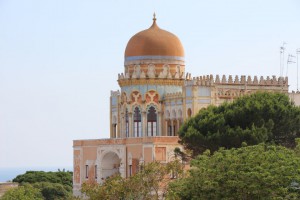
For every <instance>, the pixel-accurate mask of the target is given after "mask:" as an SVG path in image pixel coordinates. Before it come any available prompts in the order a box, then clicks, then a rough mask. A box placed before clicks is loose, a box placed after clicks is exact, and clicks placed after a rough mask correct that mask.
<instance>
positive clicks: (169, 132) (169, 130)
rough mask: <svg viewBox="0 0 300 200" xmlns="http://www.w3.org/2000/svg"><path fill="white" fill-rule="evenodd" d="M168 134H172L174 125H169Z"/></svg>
mask: <svg viewBox="0 0 300 200" xmlns="http://www.w3.org/2000/svg"><path fill="white" fill-rule="evenodd" d="M168 136H172V126H171V124H169V126H168Z"/></svg>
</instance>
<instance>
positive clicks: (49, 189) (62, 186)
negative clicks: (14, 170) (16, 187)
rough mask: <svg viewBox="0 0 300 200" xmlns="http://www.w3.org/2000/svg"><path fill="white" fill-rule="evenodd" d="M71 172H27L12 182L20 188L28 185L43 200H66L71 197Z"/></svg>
mask: <svg viewBox="0 0 300 200" xmlns="http://www.w3.org/2000/svg"><path fill="white" fill-rule="evenodd" d="M72 174H73V173H72V172H69V171H67V172H65V171H64V170H63V171H60V170H59V171H57V172H44V171H27V172H26V173H25V174H22V175H18V176H17V177H16V178H14V179H13V182H18V183H19V184H20V185H21V186H23V185H28V184H30V185H31V186H32V187H34V188H35V189H37V190H38V191H39V192H40V194H41V195H42V197H43V199H45V200H54V199H68V198H70V197H71V196H72Z"/></svg>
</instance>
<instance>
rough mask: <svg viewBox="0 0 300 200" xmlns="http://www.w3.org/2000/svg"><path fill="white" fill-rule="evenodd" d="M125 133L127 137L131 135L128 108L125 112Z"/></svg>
mask: <svg viewBox="0 0 300 200" xmlns="http://www.w3.org/2000/svg"><path fill="white" fill-rule="evenodd" d="M125 124H126V126H125V128H126V129H125V133H126V137H129V119H128V109H127V108H126V112H125Z"/></svg>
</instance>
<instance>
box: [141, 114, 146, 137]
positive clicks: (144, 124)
mask: <svg viewBox="0 0 300 200" xmlns="http://www.w3.org/2000/svg"><path fill="white" fill-rule="evenodd" d="M146 127H147V118H146V111H143V112H142V135H143V137H147V129H146Z"/></svg>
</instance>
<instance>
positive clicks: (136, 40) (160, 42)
mask: <svg viewBox="0 0 300 200" xmlns="http://www.w3.org/2000/svg"><path fill="white" fill-rule="evenodd" d="M131 56H176V57H184V49H183V46H182V44H181V42H180V40H179V39H178V37H177V36H176V35H174V34H173V33H170V32H168V31H165V30H163V29H160V28H159V27H158V26H157V24H156V19H155V18H154V19H153V24H152V26H151V27H150V28H148V29H146V30H144V31H141V32H139V33H137V34H135V35H134V36H132V37H131V39H130V40H129V42H128V43H127V46H126V50H125V57H131Z"/></svg>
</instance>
